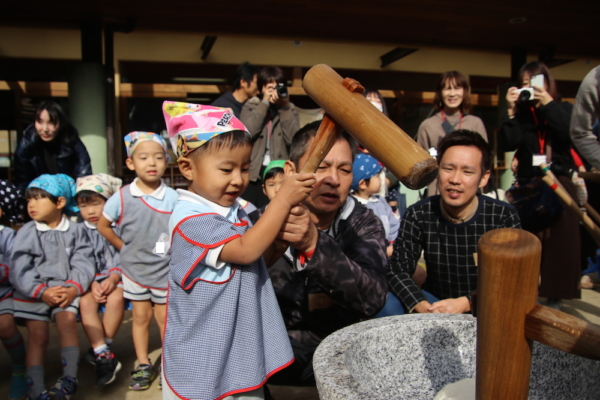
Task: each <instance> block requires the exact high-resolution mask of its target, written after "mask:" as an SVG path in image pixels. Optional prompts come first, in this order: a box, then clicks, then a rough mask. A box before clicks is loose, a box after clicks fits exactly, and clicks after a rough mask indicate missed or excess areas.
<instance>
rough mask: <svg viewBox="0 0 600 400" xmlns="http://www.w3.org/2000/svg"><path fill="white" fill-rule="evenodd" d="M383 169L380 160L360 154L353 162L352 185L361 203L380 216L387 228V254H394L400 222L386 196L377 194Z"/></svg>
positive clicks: (355, 195) (356, 197)
mask: <svg viewBox="0 0 600 400" xmlns="http://www.w3.org/2000/svg"><path fill="white" fill-rule="evenodd" d="M382 169H383V167H382V166H381V164H379V161H377V160H376V159H375V158H373V157H372V156H370V155H368V154H358V155H357V156H356V157H355V158H354V164H352V186H351V187H350V189H351V190H353V191H354V193H353V195H354V198H355V199H356V200H358V202H359V203H361V204H363V205H364V206H365V207H367V208H369V209H371V210H373V213H374V214H375V215H376V216H377V217H379V219H380V220H381V222H382V223H383V228H384V229H385V236H386V238H387V241H388V247H387V255H388V257H391V256H392V253H393V252H394V240H396V238H397V237H398V230H399V229H400V222H399V221H398V220H397V219H396V217H395V216H394V212H393V211H392V207H390V205H389V204H388V203H387V201H385V198H382V197H381V196H379V195H377V193H379V191H380V189H381V177H380V172H381V170H382Z"/></svg>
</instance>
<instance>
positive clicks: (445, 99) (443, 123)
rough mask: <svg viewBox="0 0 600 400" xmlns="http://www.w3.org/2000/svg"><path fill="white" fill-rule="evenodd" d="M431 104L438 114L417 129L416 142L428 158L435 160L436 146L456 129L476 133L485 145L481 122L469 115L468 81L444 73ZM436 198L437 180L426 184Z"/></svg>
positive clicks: (464, 77) (461, 77)
mask: <svg viewBox="0 0 600 400" xmlns="http://www.w3.org/2000/svg"><path fill="white" fill-rule="evenodd" d="M433 104H434V106H435V108H436V110H437V112H436V113H435V114H434V115H433V116H431V117H429V118H427V119H426V120H425V121H423V122H422V123H421V125H420V126H419V131H418V133H417V142H418V143H419V144H420V145H421V147H422V148H424V149H425V150H427V151H428V152H429V154H431V155H432V156H434V157H436V156H437V145H438V142H439V141H440V140H442V138H444V136H446V135H447V134H448V133H450V132H454V131H455V130H458V129H469V130H471V131H474V132H477V133H479V134H480V135H481V136H482V137H483V138H484V139H485V140H486V141H487V132H486V131H485V126H484V125H483V121H481V119H480V118H478V117H476V116H474V115H470V114H469V111H470V109H471V91H470V87H469V81H468V80H467V77H466V76H465V75H463V74H462V73H460V72H458V71H447V72H444V73H443V74H442V75H441V76H440V78H439V79H438V82H437V85H436V88H435V97H434V100H433ZM436 194H439V193H438V190H437V180H434V181H433V182H431V183H430V184H429V187H428V189H427V195H428V196H433V195H436Z"/></svg>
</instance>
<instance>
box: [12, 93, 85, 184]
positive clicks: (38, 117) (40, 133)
mask: <svg viewBox="0 0 600 400" xmlns="http://www.w3.org/2000/svg"><path fill="white" fill-rule="evenodd" d="M13 166H14V170H15V179H14V181H15V182H14V183H15V185H16V186H17V187H18V188H19V189H20V190H21V192H22V193H24V192H25V188H26V187H27V185H28V184H29V182H31V181H32V180H34V179H35V178H37V177H38V176H40V175H42V174H58V173H61V174H65V175H69V176H70V177H71V178H73V179H77V178H79V177H82V176H86V175H91V174H92V166H91V164H90V156H89V154H88V152H87V149H86V148H85V145H84V144H83V142H82V141H81V139H80V138H79V134H78V133H77V130H76V129H75V127H74V126H73V125H71V122H69V119H68V118H67V116H66V115H65V112H64V111H63V109H62V107H61V106H60V105H58V104H57V103H55V102H53V101H43V102H42V103H41V104H40V105H39V106H38V108H37V110H36V113H35V122H34V123H33V124H31V125H29V126H28V127H27V128H26V129H25V132H24V133H23V138H22V139H21V141H20V142H19V144H18V146H17V151H16V152H15V159H14V165H13Z"/></svg>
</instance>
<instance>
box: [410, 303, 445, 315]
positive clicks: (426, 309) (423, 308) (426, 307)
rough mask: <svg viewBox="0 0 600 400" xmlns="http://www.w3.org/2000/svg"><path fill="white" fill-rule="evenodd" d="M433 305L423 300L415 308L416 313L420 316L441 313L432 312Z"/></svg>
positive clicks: (437, 311)
mask: <svg viewBox="0 0 600 400" xmlns="http://www.w3.org/2000/svg"><path fill="white" fill-rule="evenodd" d="M430 309H431V303H430V302H428V301H427V300H423V301H422V302H420V303H419V304H417V306H416V307H415V308H414V310H413V311H414V312H418V313H419V314H427V313H439V312H440V311H439V310H430Z"/></svg>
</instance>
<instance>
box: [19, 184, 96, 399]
mask: <svg viewBox="0 0 600 400" xmlns="http://www.w3.org/2000/svg"><path fill="white" fill-rule="evenodd" d="M25 198H26V200H27V212H28V213H29V216H30V217H31V219H32V220H33V221H30V222H28V223H26V224H25V225H24V226H23V227H22V228H21V229H19V231H18V232H17V235H16V237H15V241H14V245H13V251H12V256H11V265H12V269H11V271H10V282H11V283H12V285H13V286H14V288H15V293H14V304H15V314H14V315H15V318H21V319H23V320H24V321H25V326H26V327H27V331H28V333H29V335H28V343H27V362H26V366H27V376H28V378H29V381H30V392H29V398H30V399H35V400H46V399H68V398H70V396H71V395H73V393H75V391H76V390H77V363H78V361H79V339H78V337H77V319H76V317H77V314H78V312H79V298H80V296H81V295H82V294H83V293H85V291H86V290H87V289H88V287H89V286H90V283H91V282H92V280H93V279H94V270H95V266H94V263H93V260H94V255H93V252H92V247H91V245H90V242H89V240H88V236H87V234H86V233H85V230H84V228H83V226H81V225H80V224H76V223H73V222H71V221H70V220H69V219H68V218H67V217H66V216H65V213H74V212H77V211H78V209H77V206H76V205H75V181H74V180H73V179H72V178H71V177H69V176H67V175H64V174H56V175H47V174H45V175H41V176H39V177H38V178H36V179H34V180H33V181H32V182H31V183H30V184H29V186H28V187H27V191H26V192H25ZM52 319H53V320H54V321H55V322H56V327H57V328H58V332H59V335H60V342H61V351H60V352H61V357H62V363H63V375H62V376H61V377H60V378H59V379H58V381H57V382H56V384H55V385H54V386H53V387H52V388H51V389H50V390H49V391H46V390H45V388H44V354H45V352H46V346H47V345H48V335H49V332H48V324H49V322H50V320H52Z"/></svg>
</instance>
